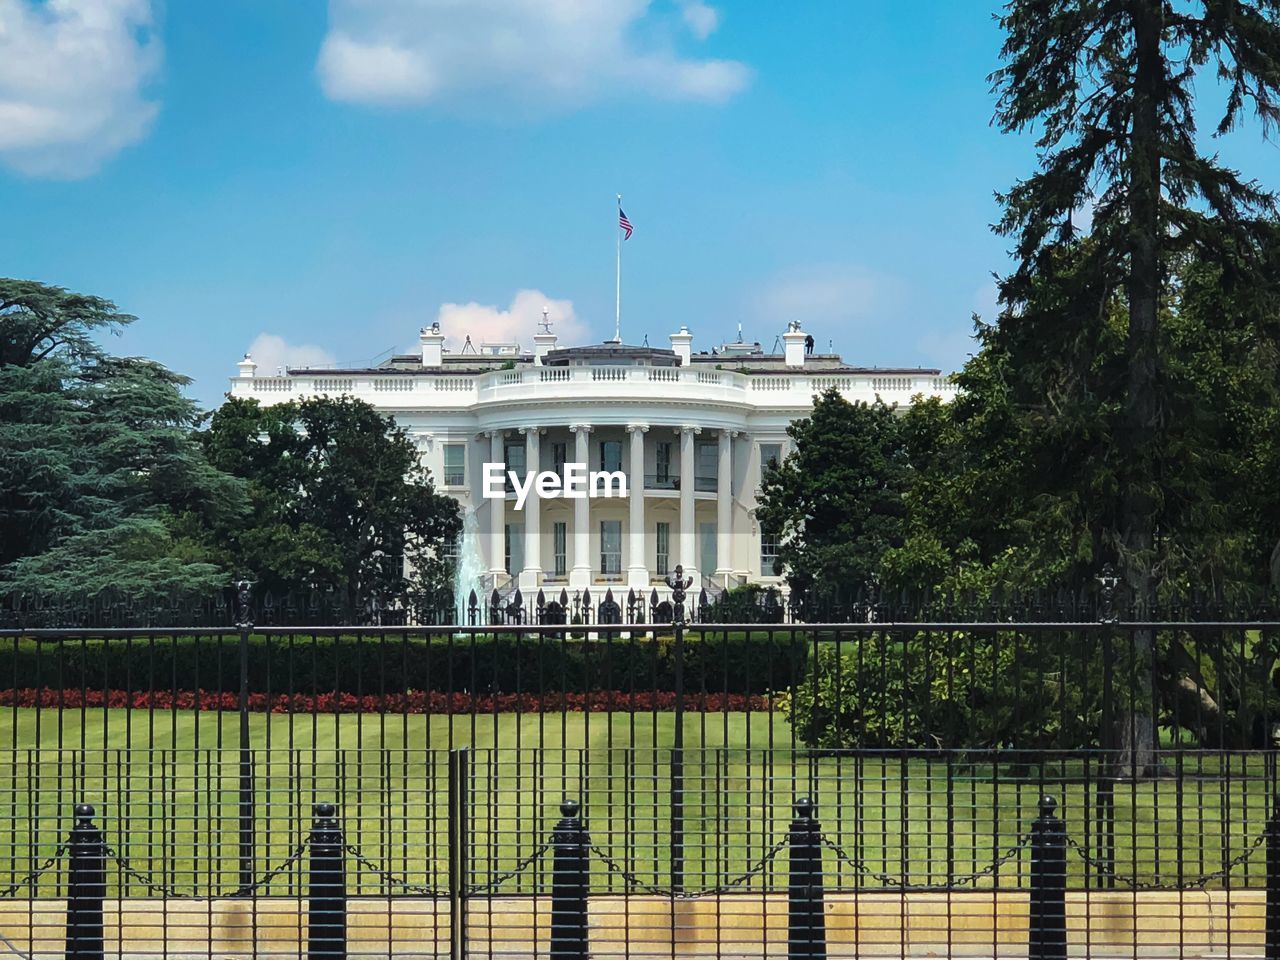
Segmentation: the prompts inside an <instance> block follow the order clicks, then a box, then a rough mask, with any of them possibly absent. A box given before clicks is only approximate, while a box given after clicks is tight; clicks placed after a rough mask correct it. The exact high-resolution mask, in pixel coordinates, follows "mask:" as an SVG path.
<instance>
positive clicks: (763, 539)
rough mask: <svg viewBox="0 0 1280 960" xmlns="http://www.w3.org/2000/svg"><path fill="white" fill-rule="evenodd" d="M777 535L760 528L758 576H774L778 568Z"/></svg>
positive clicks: (778, 572)
mask: <svg viewBox="0 0 1280 960" xmlns="http://www.w3.org/2000/svg"><path fill="white" fill-rule="evenodd" d="M777 567H778V535H777V534H775V533H773V532H771V531H769V530H766V529H764V528H761V530H760V576H762V577H776V576H779V575H780V574H781V571H780V570H778V568H777Z"/></svg>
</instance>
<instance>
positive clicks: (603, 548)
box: [600, 520, 622, 576]
mask: <svg viewBox="0 0 1280 960" xmlns="http://www.w3.org/2000/svg"><path fill="white" fill-rule="evenodd" d="M600 572H601V573H602V574H604V575H605V576H617V575H618V574H620V573H622V521H621V520H601V521H600Z"/></svg>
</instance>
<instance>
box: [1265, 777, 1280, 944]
mask: <svg viewBox="0 0 1280 960" xmlns="http://www.w3.org/2000/svg"><path fill="white" fill-rule="evenodd" d="M1264 955H1265V957H1266V960H1280V794H1277V796H1276V797H1275V799H1274V800H1273V801H1272V809H1271V818H1270V819H1269V820H1268V821H1267V919H1266V946H1265V950H1264Z"/></svg>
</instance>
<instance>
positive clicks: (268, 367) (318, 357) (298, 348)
mask: <svg viewBox="0 0 1280 960" xmlns="http://www.w3.org/2000/svg"><path fill="white" fill-rule="evenodd" d="M249 356H250V357H252V358H253V360H254V362H255V363H257V365H258V373H259V374H260V375H262V376H264V377H266V376H274V375H275V374H276V373H277V372H278V371H279V370H280V369H282V368H283V369H286V370H287V369H298V368H302V367H331V366H333V364H334V363H335V362H336V361H335V360H334V357H333V354H331V353H330V352H329V351H328V350H325V349H324V348H323V347H317V346H316V345H315V344H311V343H290V342H289V341H287V340H286V339H285V338H284V337H278V336H276V335H275V334H274V333H260V334H258V336H257V337H255V338H254V341H253V343H251V344H249Z"/></svg>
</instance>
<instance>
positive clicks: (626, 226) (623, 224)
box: [618, 207, 632, 240]
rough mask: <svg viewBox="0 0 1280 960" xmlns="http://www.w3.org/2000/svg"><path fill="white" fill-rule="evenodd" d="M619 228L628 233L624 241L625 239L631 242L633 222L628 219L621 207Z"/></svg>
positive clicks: (619, 210) (619, 209)
mask: <svg viewBox="0 0 1280 960" xmlns="http://www.w3.org/2000/svg"><path fill="white" fill-rule="evenodd" d="M618 226H619V227H620V228H621V229H622V230H625V231H626V234H627V235H626V236H625V237H623V238H622V239H623V240H630V239H631V231H632V226H631V221H630V220H628V219H627V215H626V214H625V213H623V212H622V208H621V207H619V208H618Z"/></svg>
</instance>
